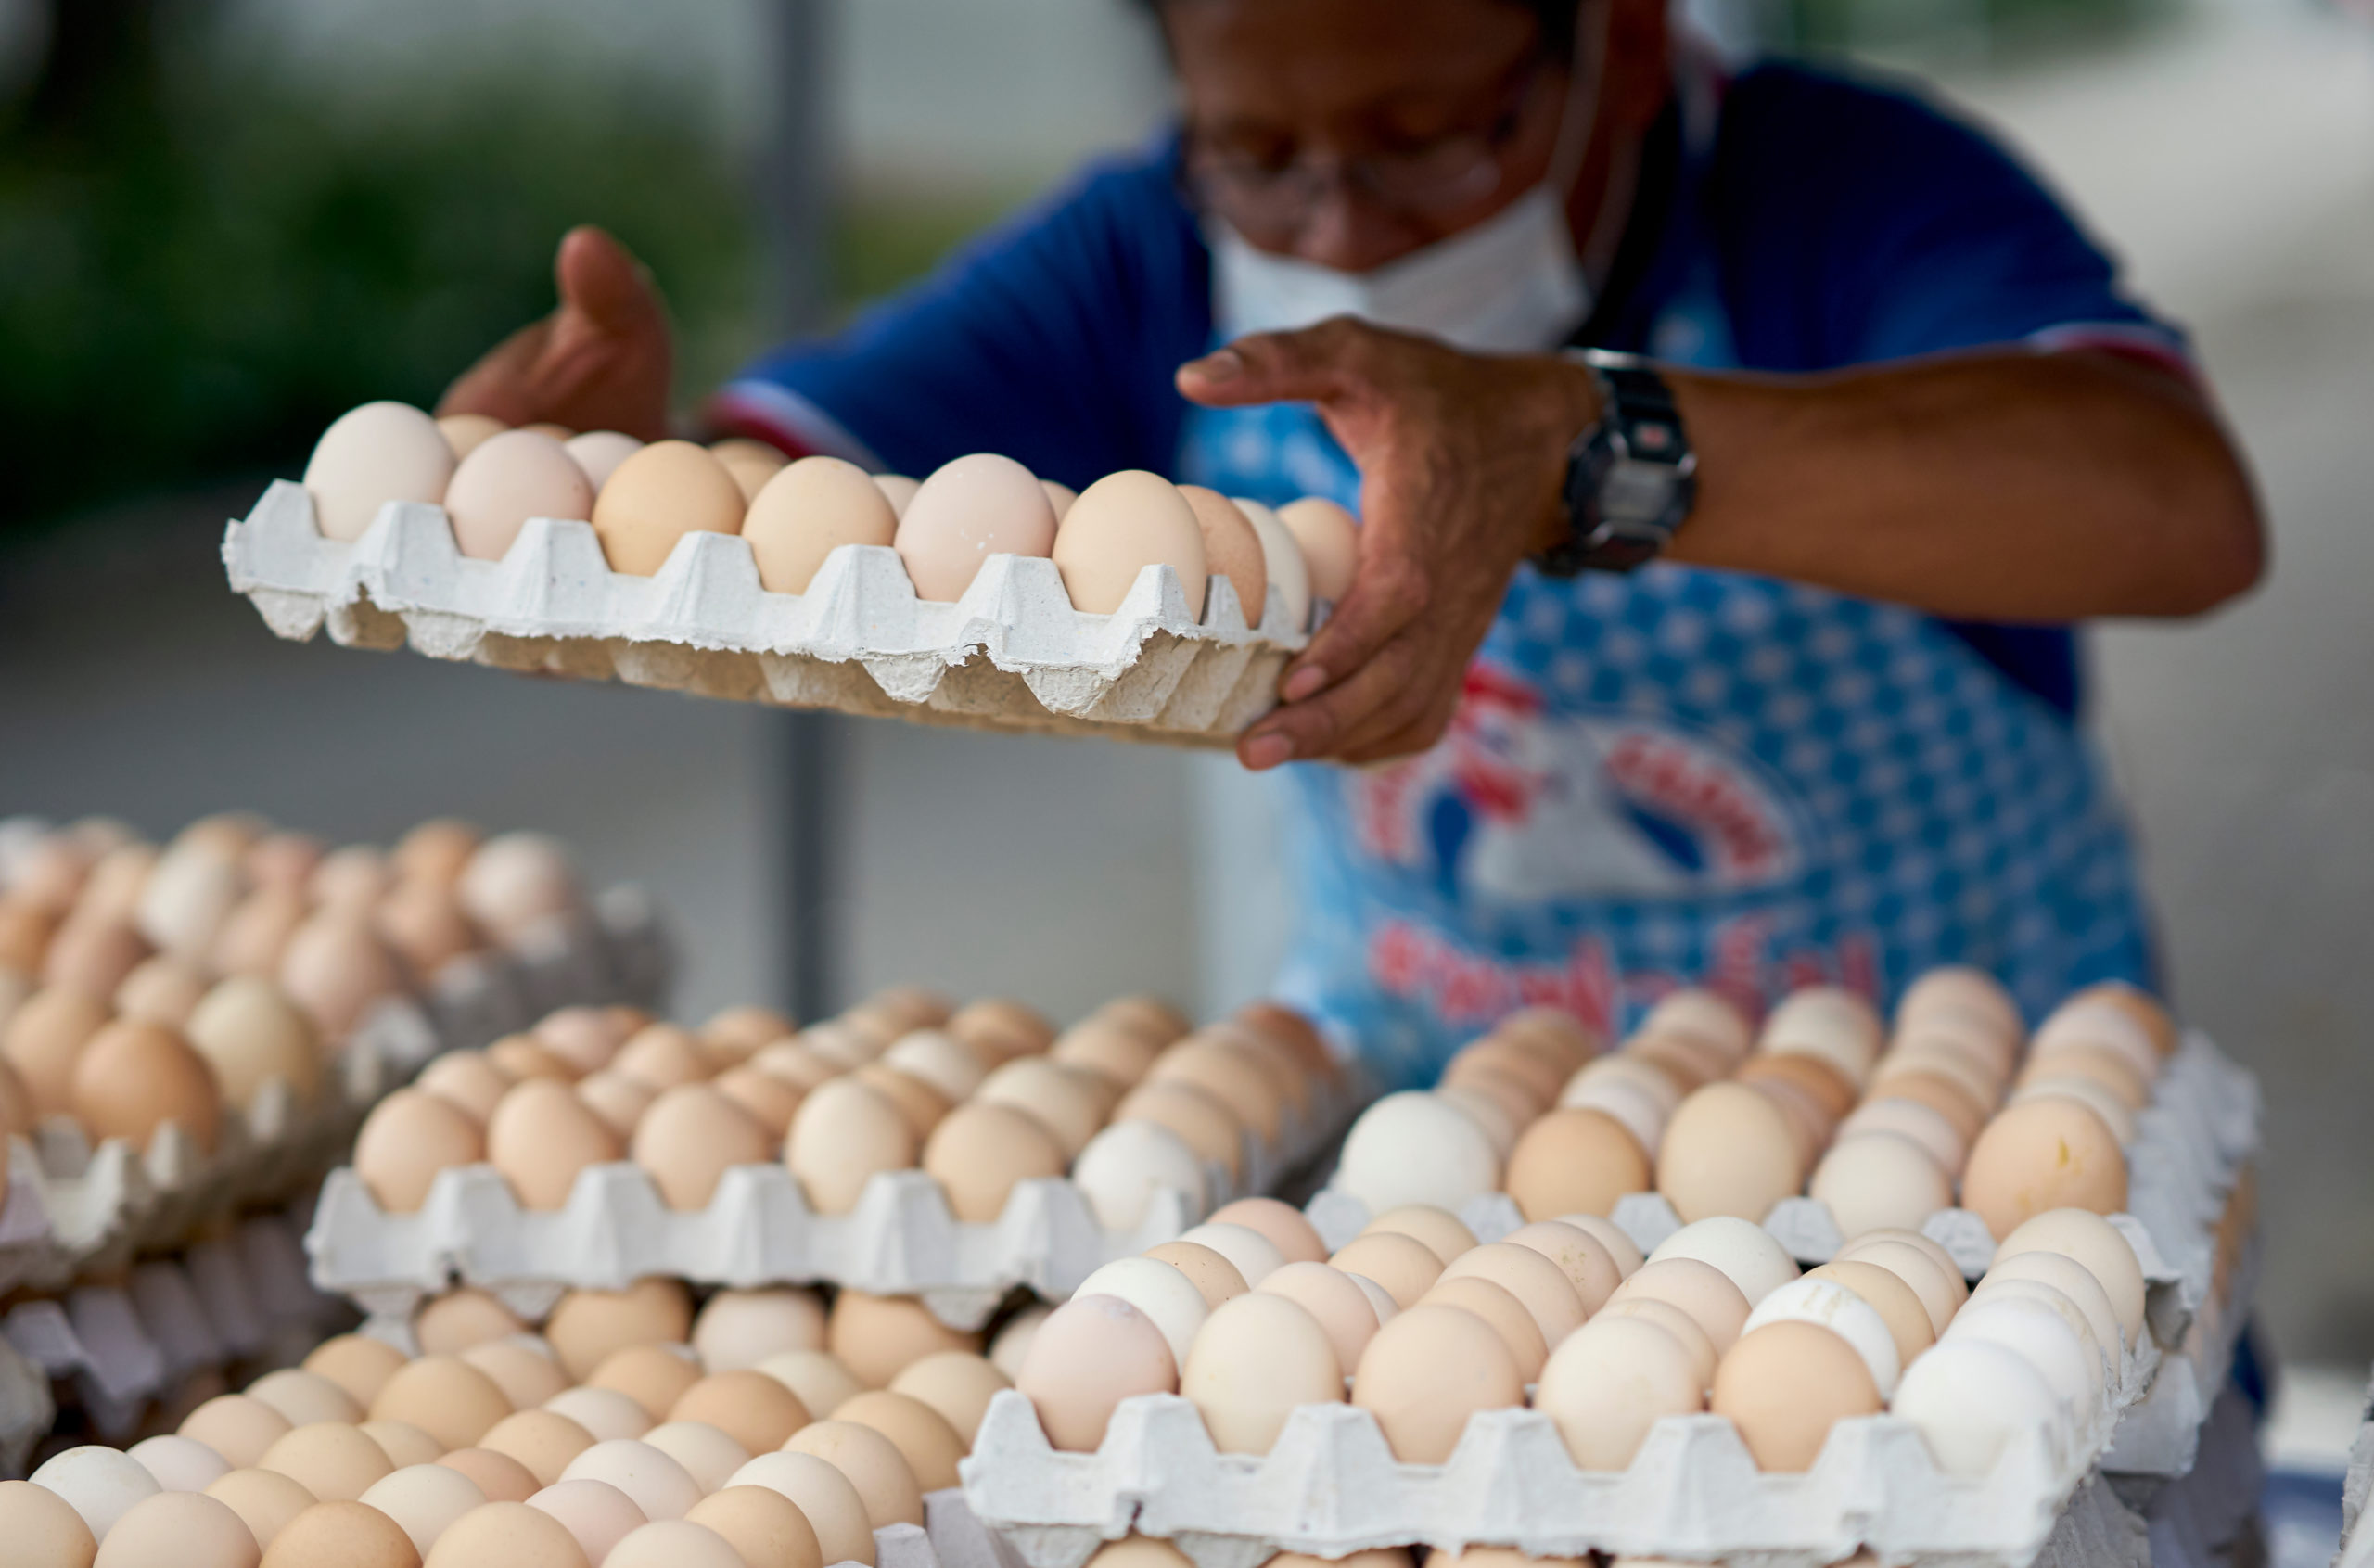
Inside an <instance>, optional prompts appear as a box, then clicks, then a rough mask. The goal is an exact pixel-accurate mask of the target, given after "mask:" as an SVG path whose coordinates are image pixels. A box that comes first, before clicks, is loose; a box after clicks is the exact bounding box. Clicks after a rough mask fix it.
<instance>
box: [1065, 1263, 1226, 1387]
mask: <svg viewBox="0 0 2374 1568" xmlns="http://www.w3.org/2000/svg"><path fill="white" fill-rule="evenodd" d="M1072 1294H1073V1296H1074V1297H1075V1298H1078V1297H1079V1296H1086V1295H1110V1296H1116V1297H1118V1298H1119V1299H1120V1300H1122V1301H1126V1302H1128V1303H1129V1304H1130V1306H1131V1307H1136V1308H1137V1309H1138V1310H1139V1311H1140V1312H1142V1313H1143V1314H1144V1315H1145V1318H1146V1320H1147V1321H1148V1322H1151V1323H1152V1324H1154V1326H1155V1328H1156V1329H1157V1330H1159V1331H1160V1332H1161V1333H1162V1337H1163V1342H1164V1343H1165V1344H1166V1345H1169V1347H1170V1354H1171V1359H1172V1360H1173V1361H1175V1362H1176V1363H1178V1364H1179V1365H1181V1366H1184V1365H1185V1364H1186V1361H1187V1351H1188V1349H1189V1347H1190V1346H1191V1345H1193V1344H1194V1342H1195V1334H1196V1332H1197V1331H1198V1330H1200V1329H1201V1328H1202V1327H1203V1326H1204V1319H1206V1317H1208V1316H1209V1315H1210V1314H1211V1312H1212V1311H1213V1310H1214V1308H1213V1307H1211V1306H1210V1305H1209V1304H1208V1303H1206V1301H1205V1299H1204V1295H1203V1293H1202V1292H1201V1291H1199V1290H1197V1289H1196V1288H1195V1283H1194V1281H1192V1280H1190V1279H1189V1278H1188V1277H1187V1276H1186V1274H1185V1273H1184V1272H1182V1271H1181V1269H1180V1268H1178V1266H1177V1265H1175V1264H1171V1263H1166V1262H1164V1261H1163V1260H1162V1259H1160V1258H1157V1257H1118V1258H1115V1259H1114V1260H1113V1261H1112V1262H1110V1263H1108V1264H1106V1265H1104V1267H1103V1268H1098V1269H1096V1270H1095V1271H1094V1272H1092V1273H1091V1274H1090V1275H1089V1277H1088V1278H1087V1279H1085V1280H1082V1281H1080V1282H1079V1289H1078V1290H1076V1291H1074V1292H1073V1293H1072Z"/></svg>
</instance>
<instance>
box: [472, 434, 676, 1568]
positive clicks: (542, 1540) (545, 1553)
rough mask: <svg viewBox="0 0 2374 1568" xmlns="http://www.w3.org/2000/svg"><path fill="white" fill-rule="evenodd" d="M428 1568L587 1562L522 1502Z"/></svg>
mask: <svg viewBox="0 0 2374 1568" xmlns="http://www.w3.org/2000/svg"><path fill="white" fill-rule="evenodd" d="M670 444H675V443H670ZM646 450H648V449H646ZM693 450H694V451H696V452H698V451H699V450H700V449H699V448H698V447H695V448H694V449H693ZM630 461H632V459H630ZM612 482H613V483H616V482H617V481H616V479H615V478H613V480H612ZM605 493H607V492H606V491H605ZM489 1495H490V1497H491V1494H489ZM428 1568H586V1560H585V1552H584V1550H583V1549H581V1548H580V1547H579V1546H578V1544H577V1537H576V1536H572V1535H570V1534H569V1533H568V1528H567V1527H566V1526H564V1525H563V1524H562V1523H561V1522H560V1521H559V1520H557V1519H555V1518H554V1517H553V1516H552V1515H550V1514H548V1513H543V1512H541V1511H537V1510H535V1509H532V1508H530V1507H529V1506H528V1504H527V1500H526V1499H525V1498H518V1499H508V1498H506V1499H503V1500H499V1501H490V1502H488V1503H487V1504H486V1505H485V1506H484V1507H481V1508H474V1509H472V1510H471V1511H469V1512H467V1513H466V1514H464V1515H462V1517H461V1518H459V1519H457V1520H455V1521H453V1523H452V1524H450V1525H448V1526H447V1527H446V1530H445V1533H444V1534H443V1535H441V1536H438V1537H437V1544H436V1545H435V1546H433V1547H431V1548H429V1549H428Z"/></svg>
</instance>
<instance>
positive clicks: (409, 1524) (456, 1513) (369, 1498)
mask: <svg viewBox="0 0 2374 1568" xmlns="http://www.w3.org/2000/svg"><path fill="white" fill-rule="evenodd" d="M356 1500H357V1501H359V1502H362V1503H363V1504H364V1505H365V1506H367V1507H370V1508H376V1509H377V1510H378V1511H380V1512H381V1513H384V1514H386V1515H387V1516H388V1517H389V1518H390V1519H392V1520H394V1521H395V1522H396V1523H397V1524H398V1525H399V1526H401V1527H402V1530H403V1533H404V1534H405V1535H406V1536H409V1537H411V1540H412V1544H413V1546H414V1548H415V1549H416V1550H418V1551H419V1552H420V1553H421V1554H422V1555H424V1556H426V1555H427V1554H428V1549H429V1548H431V1547H433V1546H435V1545H436V1544H437V1537H438V1536H441V1535H443V1534H444V1533H445V1532H446V1530H448V1529H449V1528H451V1527H452V1525H453V1522H454V1521H455V1520H457V1519H459V1518H461V1517H462V1515H464V1514H466V1513H467V1512H469V1511H471V1510H472V1509H474V1508H482V1507H484V1506H485V1505H486V1500H487V1497H486V1494H485V1493H484V1492H481V1491H479V1487H478V1483H477V1482H475V1481H472V1480H471V1479H470V1478H469V1477H468V1476H466V1475H464V1474H463V1473H462V1472H460V1471H458V1470H452V1469H449V1468H447V1467H446V1466H444V1465H441V1464H418V1465H413V1466H410V1467H409V1468H406V1469H403V1470H399V1471H397V1472H394V1473H392V1474H390V1475H389V1476H387V1477H385V1478H384V1479H382V1480H379V1481H377V1482H375V1483H373V1485H372V1486H371V1489H370V1490H369V1491H367V1492H365V1493H364V1494H363V1496H362V1497H361V1498H358V1499H356Z"/></svg>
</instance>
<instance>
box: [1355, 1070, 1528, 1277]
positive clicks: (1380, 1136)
mask: <svg viewBox="0 0 2374 1568" xmlns="http://www.w3.org/2000/svg"><path fill="white" fill-rule="evenodd" d="M1334 1185H1335V1187H1336V1189H1337V1190H1338V1191H1340V1192H1347V1193H1349V1194H1350V1195H1352V1196H1353V1197H1356V1198H1358V1199H1359V1200H1360V1201H1361V1202H1362V1203H1364V1204H1366V1205H1368V1208H1369V1212H1370V1213H1372V1214H1382V1213H1383V1212H1385V1210H1387V1209H1391V1208H1398V1207H1399V1206H1401V1205H1404V1204H1428V1205H1433V1206H1435V1207H1436V1208H1442V1209H1457V1208H1459V1207H1460V1206H1461V1205H1463V1204H1465V1203H1467V1202H1468V1201H1469V1200H1470V1199H1472V1198H1477V1197H1481V1196H1483V1195H1484V1194H1486V1193H1487V1192H1494V1191H1496V1190H1497V1189H1498V1188H1499V1186H1500V1158H1499V1156H1498V1155H1497V1154H1494V1152H1493V1149H1492V1144H1491V1141H1490V1140H1489V1139H1487V1137H1486V1136H1485V1135H1484V1132H1483V1130H1482V1129H1481V1128H1478V1127H1476V1125H1475V1124H1474V1122H1473V1121H1470V1120H1469V1119H1468V1118H1467V1117H1466V1116H1465V1115H1461V1113H1460V1111H1459V1110H1458V1109H1457V1108H1456V1107H1454V1106H1452V1105H1450V1104H1448V1103H1445V1102H1443V1101H1441V1100H1439V1099H1437V1098H1436V1097H1435V1096H1434V1095H1432V1094H1428V1093H1425V1092H1423V1091H1421V1090H1404V1091H1403V1092H1400V1093H1398V1094H1388V1095H1386V1096H1385V1098H1384V1099H1382V1100H1379V1101H1378V1102H1377V1103H1375V1104H1373V1105H1371V1106H1370V1107H1369V1108H1368V1109H1367V1110H1365V1111H1363V1112H1361V1113H1360V1116H1359V1120H1358V1121H1355V1122H1354V1123H1353V1124H1352V1128H1351V1131H1350V1132H1349V1133H1348V1134H1347V1136H1346V1138H1345V1141H1344V1150H1343V1154H1342V1155H1341V1157H1340V1158H1339V1160H1338V1161H1337V1164H1336V1167H1335V1179H1334ZM1382 1282H1384V1281H1380V1283H1382ZM1388 1288H1389V1287H1388Z"/></svg>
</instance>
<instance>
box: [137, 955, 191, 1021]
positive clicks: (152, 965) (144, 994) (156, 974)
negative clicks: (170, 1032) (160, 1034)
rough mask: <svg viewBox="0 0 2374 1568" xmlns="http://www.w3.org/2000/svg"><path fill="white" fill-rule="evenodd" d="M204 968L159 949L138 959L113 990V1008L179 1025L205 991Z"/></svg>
mask: <svg viewBox="0 0 2374 1568" xmlns="http://www.w3.org/2000/svg"><path fill="white" fill-rule="evenodd" d="M207 983H208V976H207V974H206V972H205V971H204V970H203V969H201V968H199V967H198V965H197V964H196V963H193V962H189V961H187V960H185V959H178V958H175V957H173V956H172V954H170V953H159V954H157V955H156V956H154V957H153V958H147V959H144V960H142V961H141V962H140V964H139V966H138V967H137V968H135V969H134V970H133V972H132V973H131V974H129V975H125V976H124V977H123V984H122V985H121V986H118V987H117V988H116V991H115V1008H116V1011H117V1012H118V1013H121V1014H123V1015H124V1016H126V1017H130V1018H141V1019H146V1020H147V1021H148V1022H150V1023H154V1024H163V1025H165V1026H168V1027H170V1028H175V1029H178V1028H181V1027H183V1026H185V1025H186V1024H187V1023H188V1022H189V1015H190V1014H191V1013H194V1012H196V1011H197V1010H198V1001H200V999H202V998H203V997H204V996H205V995H206V988H207Z"/></svg>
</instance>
